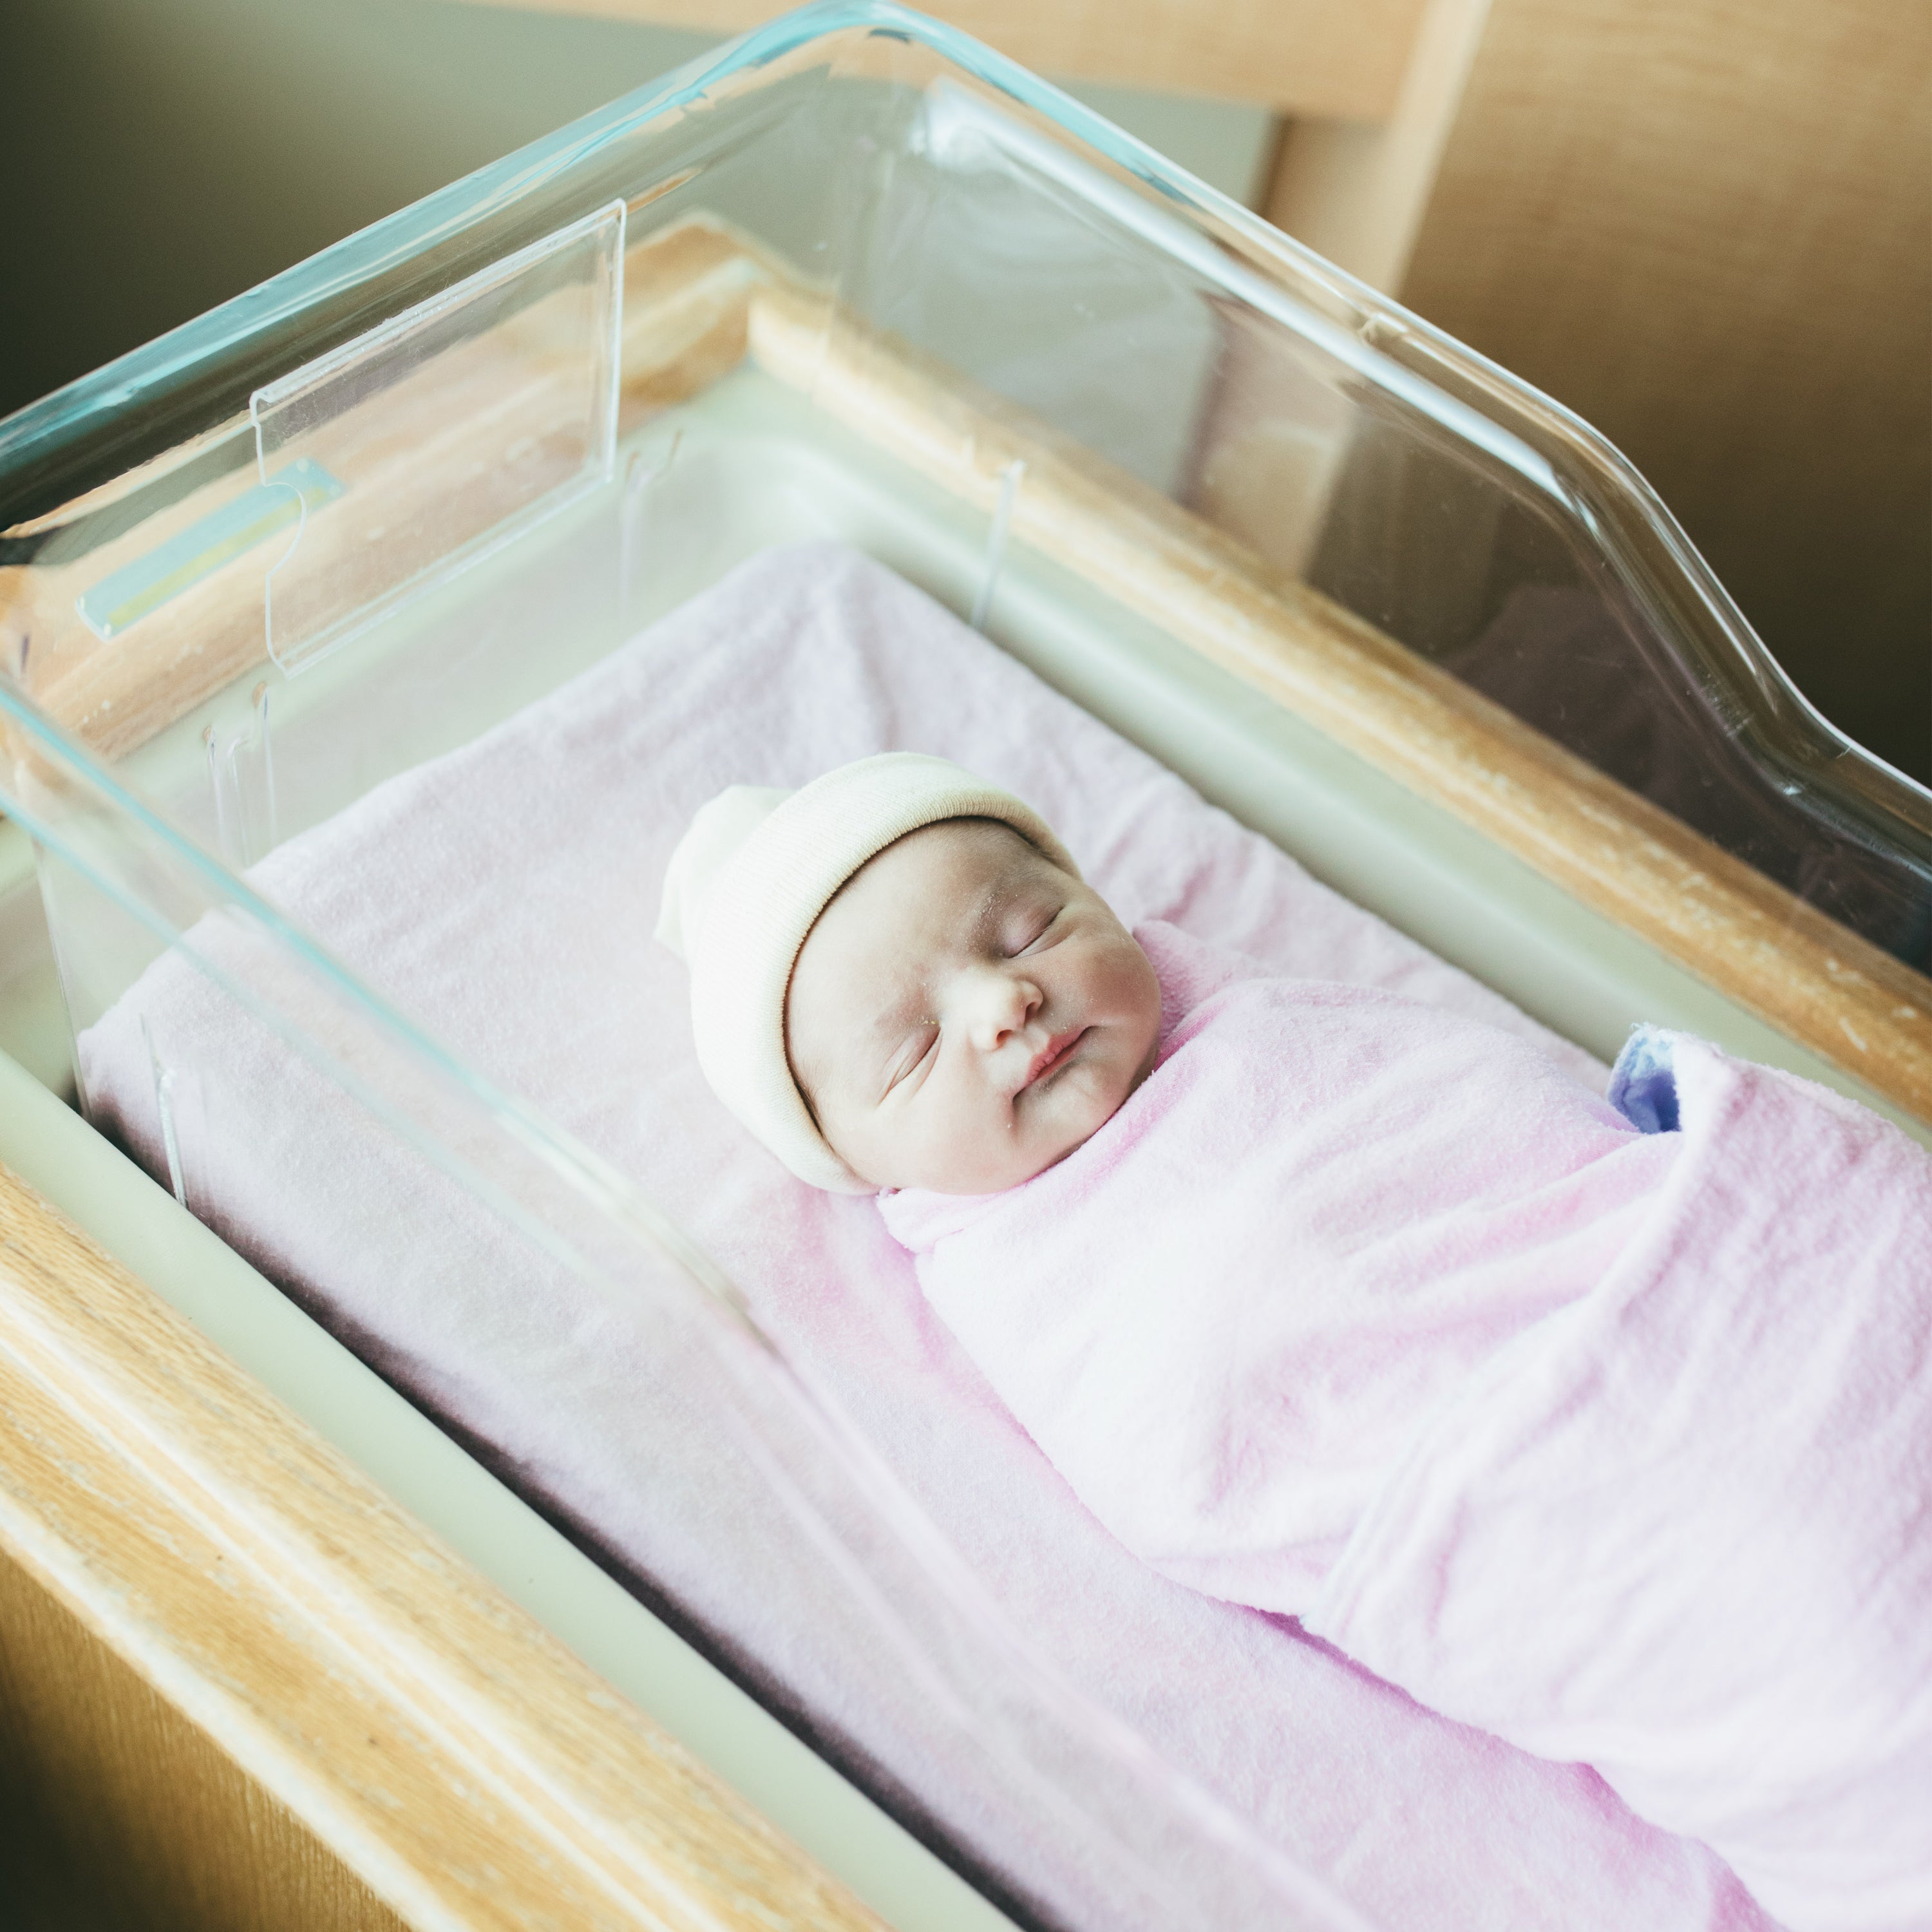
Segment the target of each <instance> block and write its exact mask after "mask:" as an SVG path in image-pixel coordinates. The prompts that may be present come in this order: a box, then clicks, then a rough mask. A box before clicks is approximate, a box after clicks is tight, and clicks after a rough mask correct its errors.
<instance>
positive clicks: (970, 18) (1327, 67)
mask: <svg viewBox="0 0 1932 1932" xmlns="http://www.w3.org/2000/svg"><path fill="white" fill-rule="evenodd" d="M496 4H498V5H511V6H518V7H528V6H531V5H535V6H538V7H542V8H544V10H547V11H550V12H553V13H583V14H595V15H599V16H601V17H604V18H605V19H607V20H640V21H648V22H651V23H655V25H657V26H665V27H683V28H695V29H697V30H699V31H709V32H713V33H717V34H735V33H739V32H742V31H743V30H744V29H745V28H747V27H754V26H760V25H761V24H762V23H763V22H765V21H766V20H771V19H772V18H773V17H775V16H776V15H778V14H780V13H784V12H786V11H787V10H788V4H789V0H496ZM1425 4H1426V0H1352V4H1351V5H1348V6H1346V7H1337V6H1334V5H1328V4H1325V0H1216V4H1214V5H1211V6H1207V5H1202V4H1201V0H1057V4H1055V5H1050V6H1040V5H1029V4H1028V0H926V4H925V5H922V7H920V8H919V11H920V12H921V13H929V14H931V15H932V17H934V18H935V20H944V21H945V22H947V23H948V24H949V25H950V26H955V27H959V28H963V29H964V30H965V31H966V32H968V33H969V34H972V35H973V37H974V38H975V39H976V40H984V41H985V42H986V44H987V45H988V46H990V47H992V48H995V49H997V50H998V52H1001V53H1003V54H1005V55H1007V56H1008V57H1009V58H1011V59H1013V60H1016V61H1018V62H1019V63H1020V64H1021V65H1022V66H1024V67H1029V68H1033V69H1034V71H1036V72H1038V73H1040V74H1049V75H1052V76H1053V77H1055V78H1058V79H1073V80H1099V81H1112V82H1116V83H1120V84H1122V85H1124V86H1129V87H1145V88H1150V89H1159V90H1160V92H1163V93H1165V94H1202V95H1211V96H1214V97H1215V98H1219V99H1223V100H1228V101H1254V102H1259V103H1260V104H1263V105H1265V106H1267V107H1274V108H1277V109H1278V110H1282V111H1283V112H1290V111H1292V112H1295V113H1311V114H1325V115H1340V116H1344V117H1346V118H1349V119H1353V120H1362V121H1375V120H1379V119H1381V118H1382V117H1383V116H1385V115H1387V114H1388V113H1389V112H1390V110H1391V108H1392V107H1394V102H1395V99H1396V96H1397V92H1398V91H1399V90H1400V87H1401V86H1402V82H1403V74H1405V72H1406V70H1407V68H1408V65H1409V49H1410V46H1411V43H1412V41H1413V40H1414V38H1415V27H1416V22H1417V20H1418V18H1419V17H1420V16H1421V12H1422V10H1423V7H1424V5H1425Z"/></svg>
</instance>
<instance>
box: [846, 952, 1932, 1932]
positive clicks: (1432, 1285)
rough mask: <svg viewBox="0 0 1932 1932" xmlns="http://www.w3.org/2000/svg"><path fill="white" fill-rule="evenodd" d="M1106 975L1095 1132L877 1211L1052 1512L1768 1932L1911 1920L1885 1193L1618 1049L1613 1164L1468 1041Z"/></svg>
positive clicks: (1930, 1560) (1762, 1081) (1544, 1067)
mask: <svg viewBox="0 0 1932 1932" xmlns="http://www.w3.org/2000/svg"><path fill="white" fill-rule="evenodd" d="M1136 937H1137V938H1139V939H1140V941H1141V942H1142V945H1143V946H1144V947H1145V948H1146V950H1148V954H1149V956H1150V957H1151V959H1153V961H1154V965H1155V968H1156V970H1157V973H1158V974H1159V976H1160V980H1161V984H1162V989H1163V995H1164V996H1165V1001H1166V1008H1167V1010H1166V1012H1164V1014H1163V1021H1164V1037H1163V1045H1162V1048H1161V1057H1160V1061H1159V1062H1158V1064H1157V1066H1156V1067H1155V1070H1154V1073H1152V1074H1151V1076H1149V1077H1148V1080H1147V1081H1146V1082H1145V1084H1144V1085H1142V1087H1141V1088H1140V1089H1139V1091H1137V1092H1136V1094H1134V1095H1133V1096H1132V1097H1131V1098H1130V1100H1128V1102H1127V1104H1126V1105H1125V1106H1123V1107H1122V1108H1121V1110H1120V1112H1118V1113H1117V1114H1116V1115H1115V1116H1114V1117H1113V1118H1112V1120H1110V1121H1109V1122H1108V1123H1107V1124H1106V1126H1105V1127H1103V1128H1102V1129H1101V1130H1100V1132H1099V1133H1097V1134H1095V1135H1094V1137H1093V1138H1092V1139H1091V1140H1089V1141H1088V1142H1087V1143H1086V1144H1085V1145H1084V1146H1082V1147H1081V1148H1079V1149H1077V1150H1076V1151H1075V1152H1074V1153H1073V1154H1072V1155H1070V1157H1068V1158H1067V1159H1066V1160H1064V1161H1062V1162H1061V1163H1060V1164H1059V1165H1058V1166H1055V1167H1052V1168H1049V1169H1047V1170H1046V1172H1044V1173H1043V1174H1041V1175H1037V1177H1035V1178H1034V1179H1033V1180H1032V1181H1029V1182H1028V1183H1026V1184H1025V1185H1024V1186H1022V1187H1017V1188H1015V1189H1013V1190H1010V1191H1009V1192H1007V1193H1004V1194H1001V1195H997V1196H983V1197H973V1198H962V1197H957V1196H945V1195H938V1194H930V1193H915V1192H910V1191H908V1192H905V1193H896V1194H895V1193H887V1194H885V1195H883V1196H880V1211H881V1213H882V1214H883V1216H884V1217H885V1220H886V1225H887V1226H888V1227H889V1229H891V1231H892V1233H893V1234H894V1235H895V1237H896V1238H898V1240H899V1241H901V1242H902V1243H903V1244H904V1245H905V1246H906V1247H907V1248H909V1249H910V1250H912V1251H913V1253H914V1254H915V1256H916V1265H917V1268H918V1274H919V1283H920V1286H921V1287H922V1289H923V1290H924V1292H925V1293H926V1296H927V1298H928V1299H929V1301H931V1302H932V1304H933V1306H934V1307H935V1308H936V1309H937V1310H938V1313H940V1314H941V1316H942V1317H943V1318H944V1320H945V1322H947V1325H948V1327H949V1328H951V1329H952V1331H953V1333H954V1334H955V1335H956V1336H957V1337H959V1340H960V1341H961V1343H962V1344H963V1345H964V1346H965V1348H966V1349H967V1351H968V1353H969V1354H970V1355H971V1356H972V1357H973V1358H974V1361H976V1362H977V1364H978V1365H979V1366H980V1369H981V1370H982V1371H983V1373H985V1374H986V1377H987V1379H988V1380H989V1382H991V1383H992V1385H993V1386H994V1387H995V1388H996V1389H997V1390H998V1392H999V1394H1000V1395H1001V1397H1002V1399H1003V1400H1004V1401H1005V1402H1006V1403H1007V1404H1008V1406H1010V1408H1011V1409H1012V1410H1013V1414H1014V1415H1015V1416H1016V1418H1017V1419H1018V1420H1019V1421H1020V1422H1021V1424H1022V1425H1023V1426H1024V1427H1025V1428H1026V1429H1027V1430H1028V1433H1029V1434H1031V1436H1032V1437H1033V1438H1034V1440H1035V1441H1036V1442H1037V1443H1038V1444H1039V1445H1040V1448H1042V1449H1043V1451H1045V1452H1046V1454H1047V1455H1048V1456H1049V1457H1050V1458H1051V1460H1052V1461H1053V1462H1054V1463H1055V1466H1057V1467H1058V1469H1059V1470H1060V1471H1061V1474H1062V1475H1064V1476H1065V1477H1066V1478H1067V1481H1068V1482H1069V1483H1070V1484H1071V1485H1072V1487H1073V1489H1074V1490H1075V1491H1076V1493H1077V1494H1078V1495H1079V1496H1080V1498H1081V1499H1082V1502H1085V1504H1086V1505H1088V1508H1090V1509H1091V1510H1092V1511H1094V1514H1095V1515H1096V1516H1097V1517H1099V1518H1100V1520H1101V1521H1102V1522H1103V1523H1105V1524H1106V1526H1108V1528H1109V1529H1111V1530H1112V1532H1114V1534H1115V1535H1116V1536H1117V1537H1118V1538H1120V1540H1121V1541H1122V1542H1123V1543H1124V1544H1126V1545H1127V1547H1129V1548H1130V1550H1133V1551H1134V1552H1135V1553H1136V1555H1138V1556H1140V1557H1141V1558H1142V1559H1144V1560H1145V1562H1148V1563H1149V1564H1151V1565H1153V1566H1154V1568H1157V1569H1158V1570H1160V1571H1163V1573H1165V1574H1166V1575H1168V1576H1170V1577H1174V1578H1175V1579H1176V1580H1178V1581H1179V1582H1181V1583H1187V1584H1188V1585H1190V1586H1192V1587H1193V1588H1195V1589H1199V1590H1202V1591H1204V1592H1208V1594H1210V1595H1214V1596H1217V1597H1221V1598H1226V1599H1229V1600H1230V1601H1234V1602H1236V1603H1242V1604H1251V1605H1253V1606H1254V1607H1257V1608H1259V1609H1263V1610H1274V1611H1285V1612H1288V1613H1292V1614H1295V1615H1297V1616H1301V1618H1302V1619H1304V1623H1305V1624H1306V1625H1307V1628H1309V1629H1310V1630H1311V1631H1316V1632H1317V1633H1319V1634H1322V1635H1323V1636H1325V1637H1328V1638H1329V1639H1330V1640H1331V1641H1333V1642H1334V1643H1336V1644H1337V1646H1340V1648H1341V1649H1343V1650H1345V1651H1346V1652H1348V1653H1349V1655H1352V1656H1354V1657H1356V1658H1359V1659H1360V1660H1361V1661H1364V1662H1365V1663H1367V1664H1369V1665H1370V1667H1372V1668H1373V1669H1374V1670H1376V1671H1378V1672H1379V1673H1382V1675H1383V1676H1386V1677H1388V1679H1391V1681H1392V1682H1395V1683H1397V1684H1400V1685H1402V1686H1403V1688H1405V1689H1406V1690H1407V1691H1410V1692H1411V1693H1412V1694H1413V1695H1415V1696H1416V1697H1418V1698H1420V1699H1421V1700H1423V1701H1424V1702H1425V1703H1429V1704H1430V1705H1432V1706H1435V1707H1436V1708H1437V1709H1441V1710H1443V1711H1445V1712H1448V1713H1450V1714H1451V1715H1454V1716H1457V1717H1459V1718H1463V1720H1465V1721H1468V1722H1471V1723H1475V1724H1481V1725H1483V1726H1484V1727H1486V1728H1488V1729H1490V1730H1493V1731H1495V1732H1496V1733H1498V1734H1499V1735H1500V1736H1503V1737H1506V1738H1508V1739H1510V1740H1511V1742H1515V1743H1518V1744H1520V1745H1524V1746H1525V1747H1526V1748H1529V1749H1531V1750H1532V1751H1537V1752H1538V1753H1539V1754H1542V1755H1544V1756H1546V1757H1552V1758H1556V1759H1558V1760H1575V1761H1581V1762H1587V1763H1591V1764H1592V1765H1593V1766H1595V1767H1596V1768H1597V1769H1598V1770H1599V1771H1600V1772H1602V1773H1603V1775H1604V1776H1605V1777H1606V1778H1607V1779H1608V1780H1609V1781H1610V1783H1611V1784H1613V1785H1614V1786H1615V1787H1616V1789H1617V1790H1619V1791H1620V1792H1621V1793H1622V1795H1623V1796H1625V1798H1626V1799H1628V1801H1629V1802H1630V1803H1631V1805H1632V1806H1633V1807H1634V1808H1635V1809H1636V1810H1637V1811H1639V1812H1640V1813H1641V1814H1643V1815H1645V1816H1646V1817H1650V1818H1652V1819H1653V1820H1655V1821H1657V1822H1658V1823H1662V1824H1665V1825H1667V1826H1670V1827H1671V1828H1672V1829H1675V1830H1677V1831H1680V1832H1686V1833H1689V1834H1692V1835H1697V1836H1699V1837H1702V1838H1705V1839H1706V1841H1708V1842H1709V1843H1712V1844H1713V1845H1714V1846H1716V1847H1717V1848H1718V1849H1719V1850H1720V1851H1721V1852H1723V1853H1724V1855H1725V1856H1726V1857H1727V1858H1729V1859H1730V1861H1731V1863H1732V1864H1733V1867H1734V1868H1735V1869H1736V1870H1737V1871H1738V1872H1739V1873H1740V1875H1741V1876H1743V1877H1744V1878H1745V1880H1746V1882H1748V1883H1749V1884H1751V1885H1752V1887H1753V1888H1754V1890H1755V1891H1757V1894H1758V1895H1759V1896H1760V1898H1761V1899H1763V1901H1764V1902H1765V1903H1766V1904H1767V1905H1768V1906H1770V1908H1771V1909H1772V1910H1773V1911H1774V1912H1777V1913H1778V1914H1779V1915H1781V1917H1783V1918H1785V1920H1786V1921H1787V1923H1789V1924H1790V1925H1791V1926H1793V1927H1803V1928H1806V1932H1811V1928H1838V1929H1841V1932H1852V1928H1857V1932H1877V1928H1881V1927H1883V1928H1888V1932H1906V1928H1908V1927H1924V1926H1927V1925H1928V1924H1932V1160H1927V1157H1926V1156H1925V1155H1924V1153H1923V1152H1922V1151H1921V1150H1920V1149H1919V1148H1917V1147H1916V1146H1915V1145H1913V1144H1912V1143H1911V1142H1909V1141H1908V1140H1906V1138H1905V1137H1904V1136H1903V1135H1901V1134H1900V1133H1897V1131H1896V1130H1894V1129H1892V1128H1891V1127H1888V1126H1887V1125H1886V1124H1885V1123H1884V1122H1882V1121H1879V1120H1878V1119H1877V1118H1876V1117H1875V1116H1873V1115H1870V1114H1868V1113H1866V1112H1864V1111H1863V1110H1862V1109H1858V1108H1856V1107H1854V1106H1851V1105H1850V1104H1849V1103H1846V1102H1845V1101H1843V1100H1840V1099H1838V1097H1836V1096H1835V1095H1832V1094H1827V1093H1826V1092H1825V1091H1823V1089H1821V1088H1815V1087H1813V1086H1811V1085H1809V1084H1808V1083H1807V1082H1802V1081H1799V1080H1795V1079H1791V1078H1790V1077H1789V1076H1784V1075H1781V1074H1778V1073H1771V1072H1768V1071H1766V1070H1764V1069H1762V1068H1756V1067H1742V1066H1740V1065H1739V1064H1736V1063H1735V1062H1733V1061H1729V1060H1727V1058H1725V1057H1724V1055H1721V1054H1720V1053H1718V1052H1717V1051H1716V1050H1715V1049H1713V1048H1710V1047H1708V1046H1704V1045H1703V1044H1702V1043H1699V1042H1696V1041H1692V1040H1681V1039H1675V1038H1673V1037H1660V1036H1656V1035H1654V1034H1653V1035H1651V1036H1649V1037H1648V1038H1646V1040H1643V1041H1642V1042H1641V1043H1640V1044H1641V1046H1643V1048H1644V1049H1646V1053H1647V1055H1649V1058H1650V1060H1651V1061H1652V1062H1653V1063H1655V1064H1651V1065H1649V1067H1647V1069H1646V1073H1647V1080H1646V1082H1645V1083H1644V1085H1643V1091H1642V1093H1641V1095H1640V1098H1641V1100H1643V1103H1645V1106H1644V1107H1640V1108H1637V1109H1633V1111H1634V1112H1643V1111H1645V1109H1646V1108H1647V1109H1649V1111H1651V1112H1661V1113H1663V1114H1664V1115H1666V1116H1667V1117H1669V1118H1664V1119H1663V1120H1661V1121H1658V1123H1657V1124H1658V1125H1662V1126H1671V1127H1676V1128H1677V1131H1673V1132H1658V1133H1648V1134H1645V1133H1639V1132H1638V1131H1637V1130H1636V1129H1635V1128H1634V1127H1633V1126H1632V1125H1631V1123H1630V1122H1629V1121H1626V1120H1625V1119H1624V1118H1622V1117H1621V1116H1620V1115H1619V1114H1618V1113H1616V1112H1615V1111H1614V1110H1613V1109H1612V1108H1611V1106H1610V1105H1609V1104H1608V1103H1607V1102H1604V1101H1602V1100H1598V1099H1597V1098H1596V1097H1595V1096H1594V1095H1592V1094H1589V1092H1588V1091H1586V1090H1585V1089H1583V1088H1581V1087H1580V1086H1578V1085H1576V1083H1575V1082H1573V1081H1571V1079H1568V1076H1566V1075H1565V1074H1564V1073H1562V1072H1560V1071H1559V1070H1557V1069H1556V1067H1553V1065H1552V1064H1550V1062H1549V1061H1547V1059H1546V1058H1544V1057H1543V1056H1542V1055H1539V1054H1538V1053H1537V1052H1535V1049H1533V1048H1531V1047H1529V1046H1528V1045H1527V1044H1526V1043H1523V1042H1522V1041H1521V1040H1517V1039H1513V1038H1511V1037H1508V1036H1505V1035H1504V1034H1500V1033H1499V1032H1497V1031H1495V1030H1493V1029H1492V1028H1488V1027H1487V1026H1484V1025H1482V1024H1481V1023H1480V1022H1473V1021H1469V1020H1466V1019H1460V1018H1457V1017H1454V1016H1449V1015H1447V1014H1445V1013H1441V1012H1439V1011H1432V1010H1430V1009H1428V1008H1426V1007H1421V1006H1418V1005H1417V1004H1414V1003H1412V1002H1411V1001H1406V1000H1403V999H1400V998H1396V997H1394V996H1392V995H1388V994H1386V993H1382V992H1377V991H1375V990H1373V989H1367V988H1364V987H1359V986H1337V985H1334V984H1331V983H1323V982H1311V981H1295V980H1283V979H1278V978H1277V979H1270V978H1267V977H1259V974H1260V973H1261V971H1262V969H1259V968H1256V967H1254V966H1253V965H1250V964H1248V963H1247V962H1240V961H1238V960H1236V959H1232V958H1231V957H1230V956H1228V955H1226V954H1225V953H1215V952H1214V951H1213V950H1210V949H1208V948H1207V947H1203V946H1202V945H1201V944H1199V942H1198V941H1194V940H1192V939H1190V938H1188V937H1187V935H1184V934H1182V933H1181V932H1177V931H1176V930H1175V929H1173V928H1172V927H1169V926H1162V925H1159V924H1153V925H1148V926H1143V927H1142V928H1140V929H1139V930H1138V931H1137V932H1136ZM1660 1056H1661V1058H1660Z"/></svg>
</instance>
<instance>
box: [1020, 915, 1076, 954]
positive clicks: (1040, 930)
mask: <svg viewBox="0 0 1932 1932" xmlns="http://www.w3.org/2000/svg"><path fill="white" fill-rule="evenodd" d="M1065 910H1067V908H1066V907H1064V906H1059V907H1055V910H1052V912H1049V913H1048V914H1047V915H1046V917H1045V918H1044V919H1040V920H1038V921H1037V922H1036V921H1034V920H1031V919H1030V920H1028V922H1027V923H1026V925H1025V926H1022V928H1021V929H1020V930H1021V931H1022V932H1025V934H1026V935H1027V937H1026V938H1025V939H1023V940H1022V941H1020V943H1019V945H1017V946H1016V947H1014V948H1013V950H1012V951H1011V952H1010V953H1008V954H1007V958H1008V959H1018V958H1019V956H1020V955H1021V954H1022V953H1024V952H1025V951H1026V950H1027V949H1028V947H1033V946H1037V945H1038V944H1040V941H1042V940H1043V939H1044V938H1046V935H1048V934H1049V932H1052V929H1053V926H1054V922H1055V920H1056V919H1058V918H1059V916H1060V915H1061V913H1063V912H1064V911H1065Z"/></svg>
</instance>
